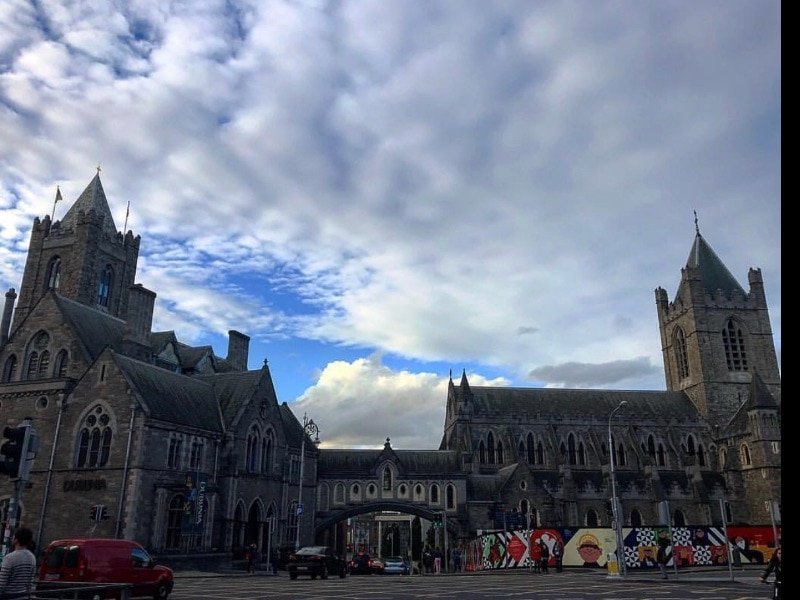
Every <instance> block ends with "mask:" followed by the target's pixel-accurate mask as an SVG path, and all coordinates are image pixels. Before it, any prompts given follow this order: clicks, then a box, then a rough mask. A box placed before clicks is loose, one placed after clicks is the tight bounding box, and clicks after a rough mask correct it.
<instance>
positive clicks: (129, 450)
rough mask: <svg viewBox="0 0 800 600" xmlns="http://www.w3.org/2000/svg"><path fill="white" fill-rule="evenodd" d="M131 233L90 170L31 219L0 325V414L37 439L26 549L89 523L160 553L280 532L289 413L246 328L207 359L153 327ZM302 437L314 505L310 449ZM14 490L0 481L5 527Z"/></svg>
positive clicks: (292, 443) (293, 469)
mask: <svg viewBox="0 0 800 600" xmlns="http://www.w3.org/2000/svg"><path fill="white" fill-rule="evenodd" d="M139 243H140V238H139V236H134V235H133V233H132V232H131V231H128V232H127V233H125V234H123V233H121V232H118V231H117V230H116V227H115V225H114V221H113V219H112V216H111V212H110V210H109V207H108V202H107V200H106V196H105V192H104V190H103V186H102V183H101V181H100V177H99V174H98V176H96V177H95V178H94V179H93V180H92V181H91V183H90V184H89V185H88V186H87V188H86V190H85V191H84V192H83V193H82V194H81V195H80V197H79V198H78V199H77V200H76V201H75V203H74V204H73V205H72V206H71V208H70V209H69V210H68V212H67V213H66V215H65V216H64V218H63V219H61V220H60V221H55V222H52V220H51V218H50V217H49V216H47V217H45V218H44V219H41V220H40V219H38V218H37V219H36V220H35V221H34V224H33V229H32V232H31V240H30V247H29V251H28V257H27V262H26V265H25V272H24V273H23V276H22V286H21V288H20V293H19V301H18V302H17V305H16V310H14V301H15V299H16V293H15V291H14V290H13V289H12V290H9V291H8V293H7V294H6V302H5V308H4V311H3V320H2V329H1V331H0V336H2V337H0V368H2V371H0V375H2V377H1V378H0V421H2V423H3V425H4V426H6V425H12V426H14V425H18V424H20V423H22V422H23V421H24V420H25V419H26V418H29V419H30V422H31V424H32V425H33V427H34V429H35V430H36V431H37V433H38V435H39V437H40V440H41V445H40V447H39V450H38V453H37V456H36V459H35V461H34V464H33V469H32V473H31V477H30V481H29V483H28V484H27V485H26V486H25V488H24V489H23V490H22V493H21V495H20V500H21V502H20V505H19V507H18V511H17V521H18V522H24V523H26V524H27V525H28V526H29V527H31V529H33V530H34V533H35V534H36V539H37V542H38V543H39V545H40V546H41V545H42V544H43V543H46V542H48V541H50V540H53V539H57V538H59V537H67V536H89V535H91V536H97V537H124V538H129V539H136V540H138V541H140V542H142V543H144V544H145V545H147V546H148V547H150V548H152V549H155V550H157V551H159V552H164V551H166V552H169V551H175V552H178V551H187V550H191V551H202V550H207V551H210V550H220V551H221V550H230V549H236V548H242V547H244V546H245V545H247V544H250V543H252V542H256V543H257V544H259V545H260V546H261V548H262V549H263V550H266V549H267V548H268V547H270V546H278V545H281V544H287V543H290V542H293V540H294V539H295V537H296V528H297V522H298V520H297V516H296V510H295V508H296V507H295V505H296V500H295V499H296V498H297V497H298V492H299V483H300V481H299V477H300V450H301V447H302V446H303V444H302V435H303V432H302V427H301V425H300V424H299V423H298V421H297V419H296V418H295V417H294V415H293V413H292V412H291V410H289V408H288V406H287V405H286V404H285V403H283V404H279V403H278V401H277V398H276V394H275V389H274V386H273V383H272V379H271V376H270V371H269V367H268V366H267V364H266V361H265V363H264V366H263V367H262V368H261V369H257V370H252V371H248V370H247V360H248V353H249V338H248V337H247V336H246V335H244V334H242V333H239V332H238V331H234V330H231V331H230V332H229V345H228V354H227V356H226V357H225V358H220V357H218V356H216V355H215V354H214V352H213V350H212V349H211V347H193V346H190V345H187V344H183V343H181V342H179V341H178V339H177V337H176V336H175V333H174V332H172V331H162V332H153V331H151V327H152V316H153V307H154V302H155V298H156V294H155V293H153V292H152V291H150V290H147V289H145V288H144V287H142V286H141V285H140V284H136V283H134V282H135V277H136V263H137V259H138V253H139ZM12 314H13V319H12ZM305 449H306V455H307V456H306V459H307V463H306V467H307V468H306V470H305V473H306V475H307V476H306V477H304V479H305V480H306V482H307V484H308V489H309V492H308V498H309V500H310V501H311V504H310V506H311V509H312V512H313V498H314V481H315V476H316V468H315V463H316V454H317V449H316V447H315V446H314V444H312V443H309V444H306V445H305ZM12 493H13V485H12V482H11V481H10V480H9V479H8V478H5V477H4V478H2V479H1V480H0V516H1V517H2V521H3V526H4V529H5V523H6V522H8V517H9V514H8V511H9V504H10V502H9V501H10V499H11V497H12ZM95 506H100V507H103V508H102V510H101V511H100V513H99V514H100V515H101V516H100V517H99V518H98V520H91V519H90V516H91V514H93V513H92V507H95ZM305 527H306V529H307V530H306V531H304V532H302V533H303V537H304V538H307V537H310V536H311V522H310V521H309V520H307V521H306V523H305Z"/></svg>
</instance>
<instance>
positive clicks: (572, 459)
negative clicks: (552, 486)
mask: <svg viewBox="0 0 800 600" xmlns="http://www.w3.org/2000/svg"><path fill="white" fill-rule="evenodd" d="M567 452H568V458H567V460H568V462H569V464H571V465H574V464H577V462H578V458H577V455H576V454H575V436H574V435H573V434H571V433H570V434H569V436H568V437H567Z"/></svg>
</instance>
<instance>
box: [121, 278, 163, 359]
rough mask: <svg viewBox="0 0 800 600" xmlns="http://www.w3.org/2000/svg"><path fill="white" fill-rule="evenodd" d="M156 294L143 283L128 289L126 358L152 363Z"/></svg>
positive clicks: (124, 337) (125, 334) (124, 344)
mask: <svg viewBox="0 0 800 600" xmlns="http://www.w3.org/2000/svg"><path fill="white" fill-rule="evenodd" d="M155 303H156V293H155V292H151V291H150V290H148V289H147V288H145V287H142V284H141V283H137V284H136V285H132V286H131V287H130V288H128V313H127V314H126V315H125V333H124V334H123V340H122V342H123V346H124V353H125V355H126V356H131V357H133V358H138V359H139V360H144V361H147V362H150V354H151V349H150V331H151V328H152V326H153V307H154V306H155Z"/></svg>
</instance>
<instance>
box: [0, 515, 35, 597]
mask: <svg viewBox="0 0 800 600" xmlns="http://www.w3.org/2000/svg"><path fill="white" fill-rule="evenodd" d="M32 542H33V532H32V531H31V530H30V529H28V528H27V527H20V528H19V529H17V530H16V531H15V532H14V539H13V540H12V543H13V545H14V550H13V551H12V552H9V553H8V554H6V557H5V558H4V559H3V564H2V566H0V597H2V598H27V597H28V596H30V594H31V590H32V588H33V578H34V577H35V576H36V557H35V556H34V555H33V552H31V551H30V550H29V549H28V548H29V547H30V545H31V543H32Z"/></svg>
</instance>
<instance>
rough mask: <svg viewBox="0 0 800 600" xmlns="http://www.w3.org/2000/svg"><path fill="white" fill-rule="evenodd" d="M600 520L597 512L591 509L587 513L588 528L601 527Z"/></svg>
mask: <svg viewBox="0 0 800 600" xmlns="http://www.w3.org/2000/svg"><path fill="white" fill-rule="evenodd" d="M599 526H600V520H599V519H598V518H597V511H596V510H594V509H593V508H590V509H589V510H587V511H586V527H599Z"/></svg>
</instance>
